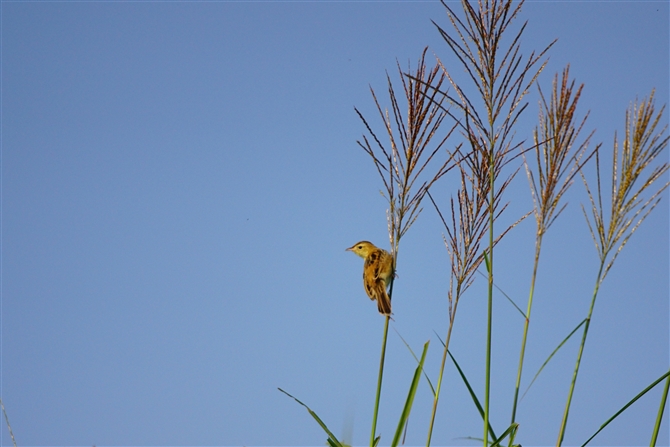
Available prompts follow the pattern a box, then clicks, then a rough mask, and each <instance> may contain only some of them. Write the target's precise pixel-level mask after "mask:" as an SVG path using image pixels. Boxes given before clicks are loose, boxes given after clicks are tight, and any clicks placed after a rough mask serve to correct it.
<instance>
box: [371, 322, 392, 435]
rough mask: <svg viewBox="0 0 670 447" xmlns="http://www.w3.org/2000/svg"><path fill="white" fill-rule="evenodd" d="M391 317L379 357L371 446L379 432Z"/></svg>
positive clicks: (386, 326)
mask: <svg viewBox="0 0 670 447" xmlns="http://www.w3.org/2000/svg"><path fill="white" fill-rule="evenodd" d="M390 319H391V317H390V316H389V315H387V316H386V322H385V323H384V337H383V339H382V354H381V358H380V359H379V376H378V377H377V395H376V397H375V411H374V414H373V415H372V433H371V434H370V447H374V445H375V435H376V432H377V415H378V414H379V398H380V397H381V394H382V377H383V376H384V359H385V358H386V337H387V335H388V333H389V320H390Z"/></svg>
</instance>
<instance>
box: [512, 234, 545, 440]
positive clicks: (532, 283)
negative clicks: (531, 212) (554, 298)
mask: <svg viewBox="0 0 670 447" xmlns="http://www.w3.org/2000/svg"><path fill="white" fill-rule="evenodd" d="M542 234H543V233H542V232H541V231H540V232H538V235H537V239H536V240H535V264H534V265H533V276H532V277H531V280H530V293H529V295H528V309H527V310H526V322H525V324H524V326H523V338H522V339H521V352H520V354H519V368H518V370H517V374H516V386H515V388H514V404H513V405H512V421H511V423H512V424H513V423H514V422H516V408H517V404H518V401H519V387H520V386H521V372H522V370H523V360H524V356H525V354H526V340H527V338H528V326H529V325H530V311H531V308H532V306H533V295H534V294H535V279H536V278H537V266H538V264H539V263H540V249H541V247H542ZM510 442H511V438H510Z"/></svg>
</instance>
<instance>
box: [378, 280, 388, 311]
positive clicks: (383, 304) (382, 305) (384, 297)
mask: <svg viewBox="0 0 670 447" xmlns="http://www.w3.org/2000/svg"><path fill="white" fill-rule="evenodd" d="M377 309H378V310H379V313H380V314H382V315H391V299H390V298H389V296H388V294H387V293H386V288H385V287H384V286H383V283H382V287H381V290H379V293H377Z"/></svg>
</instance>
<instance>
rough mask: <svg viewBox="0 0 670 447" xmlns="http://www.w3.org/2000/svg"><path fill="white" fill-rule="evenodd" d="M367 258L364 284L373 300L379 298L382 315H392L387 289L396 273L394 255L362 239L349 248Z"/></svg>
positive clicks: (378, 307)
mask: <svg viewBox="0 0 670 447" xmlns="http://www.w3.org/2000/svg"><path fill="white" fill-rule="evenodd" d="M347 251H351V252H353V253H356V254H357V255H358V256H360V257H361V258H363V259H365V264H364V265H363V286H364V287H365V292H366V293H367V294H368V296H369V297H370V299H371V300H377V309H379V313H380V314H382V315H391V299H390V298H389V296H388V294H387V293H386V289H387V288H388V287H389V286H390V285H391V279H392V278H393V275H394V268H393V256H391V254H390V253H389V252H387V251H386V250H383V249H381V248H378V247H375V246H374V244H372V243H370V242H368V241H360V242H357V243H355V244H354V245H352V246H351V247H349V248H347Z"/></svg>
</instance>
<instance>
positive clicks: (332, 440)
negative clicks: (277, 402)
mask: <svg viewBox="0 0 670 447" xmlns="http://www.w3.org/2000/svg"><path fill="white" fill-rule="evenodd" d="M277 389H278V390H279V391H281V392H282V393H284V394H286V395H287V396H288V397H290V398H291V399H293V400H295V401H296V402H298V403H299V404H300V405H302V406H303V407H305V408H306V409H307V411H308V412H309V414H311V415H312V417H313V418H314V420H315V421H316V422H317V423H318V424H319V425H320V426H321V428H323V431H325V432H326V434H327V435H328V445H330V447H344V446H343V444H342V443H341V442H340V441H338V440H337V438H336V437H335V435H334V434H333V433H332V432H331V431H330V430H328V427H327V426H326V424H324V422H323V421H322V420H321V418H320V417H319V416H317V414H316V413H315V412H313V411H312V409H311V408H309V407H308V406H307V405H305V404H304V403H302V402H300V401H299V400H298V399H297V398H296V397H293V396H291V395H290V394H289V393H287V392H286V391H284V390H282V389H281V388H277Z"/></svg>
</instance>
